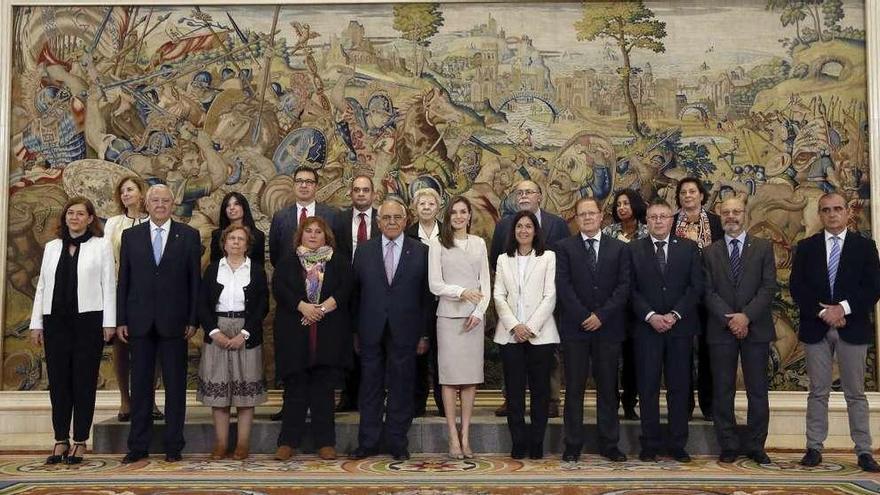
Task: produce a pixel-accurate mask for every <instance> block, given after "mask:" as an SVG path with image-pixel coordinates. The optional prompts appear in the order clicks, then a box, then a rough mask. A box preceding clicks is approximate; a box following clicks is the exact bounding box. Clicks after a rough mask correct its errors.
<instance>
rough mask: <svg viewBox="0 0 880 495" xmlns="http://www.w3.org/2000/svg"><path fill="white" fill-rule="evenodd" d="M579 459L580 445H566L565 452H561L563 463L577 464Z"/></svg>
mask: <svg viewBox="0 0 880 495" xmlns="http://www.w3.org/2000/svg"><path fill="white" fill-rule="evenodd" d="M580 458H581V446H580V445H566V446H565V451H563V452H562V460H563V462H577V461H578V460H579V459H580Z"/></svg>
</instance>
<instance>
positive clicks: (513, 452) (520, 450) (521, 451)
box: [510, 445, 529, 460]
mask: <svg viewBox="0 0 880 495" xmlns="http://www.w3.org/2000/svg"><path fill="white" fill-rule="evenodd" d="M528 453H529V448H528V447H527V446H525V445H514V446H513V448H511V449H510V457H511V458H513V459H517V460H519V459H525V458H526V455H528Z"/></svg>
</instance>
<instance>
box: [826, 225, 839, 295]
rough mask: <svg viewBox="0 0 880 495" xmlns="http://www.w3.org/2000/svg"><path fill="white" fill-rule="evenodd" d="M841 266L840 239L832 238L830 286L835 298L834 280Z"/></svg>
mask: <svg viewBox="0 0 880 495" xmlns="http://www.w3.org/2000/svg"><path fill="white" fill-rule="evenodd" d="M838 265H840V237H837V236H836V235H834V236H831V255H830V256H828V286H829V287H831V297H834V280H835V279H837V267H838Z"/></svg>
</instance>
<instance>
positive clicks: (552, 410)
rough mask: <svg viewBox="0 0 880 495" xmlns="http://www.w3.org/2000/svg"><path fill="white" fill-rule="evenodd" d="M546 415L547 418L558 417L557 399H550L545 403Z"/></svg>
mask: <svg viewBox="0 0 880 495" xmlns="http://www.w3.org/2000/svg"><path fill="white" fill-rule="evenodd" d="M547 417H548V418H558V417H559V401H558V400H551V401H550V402H549V403H548V404H547Z"/></svg>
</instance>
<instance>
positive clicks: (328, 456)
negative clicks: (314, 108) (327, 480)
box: [318, 447, 336, 461]
mask: <svg viewBox="0 0 880 495" xmlns="http://www.w3.org/2000/svg"><path fill="white" fill-rule="evenodd" d="M318 457H320V458H321V459H324V460H325V461H335V460H336V449H335V448H333V447H321V448H320V449H318Z"/></svg>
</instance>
